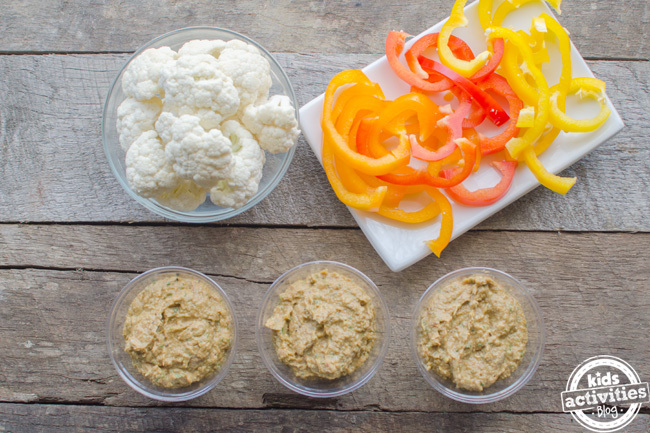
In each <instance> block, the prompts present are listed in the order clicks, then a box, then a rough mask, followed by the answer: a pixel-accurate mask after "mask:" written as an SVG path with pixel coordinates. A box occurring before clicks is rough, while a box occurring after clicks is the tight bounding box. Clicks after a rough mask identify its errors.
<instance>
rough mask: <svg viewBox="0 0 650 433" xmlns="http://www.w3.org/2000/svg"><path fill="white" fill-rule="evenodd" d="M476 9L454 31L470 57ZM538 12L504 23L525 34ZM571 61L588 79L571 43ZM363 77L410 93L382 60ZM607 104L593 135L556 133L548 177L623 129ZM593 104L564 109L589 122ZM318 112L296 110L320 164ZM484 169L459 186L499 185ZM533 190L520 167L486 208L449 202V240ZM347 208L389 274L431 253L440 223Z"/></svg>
mask: <svg viewBox="0 0 650 433" xmlns="http://www.w3.org/2000/svg"><path fill="white" fill-rule="evenodd" d="M477 5H478V1H476V2H474V3H472V4H470V5H469V6H467V7H466V8H465V15H466V17H467V20H468V22H469V25H468V27H465V28H462V29H457V30H455V31H454V34H455V35H456V36H458V37H460V38H462V39H463V40H465V42H467V43H468V44H469V45H470V47H471V48H472V50H473V51H474V53H479V52H481V51H483V50H485V35H484V34H483V30H482V28H481V26H480V24H479V21H478V12H477V9H478V8H477ZM542 12H546V13H548V14H550V15H552V12H551V11H550V9H549V8H548V6H547V5H546V3H542V2H539V3H531V4H529V5H527V6H522V7H521V8H520V9H519V10H517V11H515V12H513V13H512V14H510V15H509V16H508V18H507V19H506V21H505V22H504V23H503V24H504V25H505V26H509V27H512V28H513V29H515V30H519V29H521V28H524V27H525V28H524V29H525V30H526V31H528V27H529V26H530V23H531V21H532V18H533V17H535V16H538V15H539V14H540V13H542ZM443 23H444V21H441V22H439V23H438V24H436V25H435V26H433V27H431V28H429V29H427V30H426V31H424V32H422V33H421V34H420V35H418V36H416V37H415V38H413V39H412V40H410V41H409V42H407V44H406V46H405V48H404V51H406V50H408V49H409V48H410V46H411V45H412V44H413V42H415V40H417V39H418V38H419V37H421V36H423V35H426V34H429V33H433V32H438V31H440V28H441V27H442V25H443ZM518 23H522V24H523V25H524V26H523V27H522V26H518V25H517V24H518ZM406 30H408V29H406ZM549 45H550V46H549V55H550V57H551V62H550V63H549V64H545V65H544V67H543V69H542V71H543V72H544V75H545V76H546V77H547V79H548V80H549V84H550V85H552V84H555V82H557V77H559V70H560V64H561V62H560V60H559V59H560V57H559V51H558V50H557V49H556V47H555V44H549ZM571 60H572V75H573V76H574V77H580V76H590V77H593V74H592V72H591V70H590V69H589V67H588V66H587V64H586V63H585V61H584V60H583V58H582V56H580V53H579V52H578V50H577V49H576V48H575V46H574V45H573V44H571ZM363 72H364V73H365V74H366V75H367V76H368V78H370V79H371V80H372V81H375V82H377V83H379V84H380V85H381V88H382V90H383V91H384V94H385V96H386V98H388V99H394V98H396V97H397V96H400V95H402V94H405V93H408V92H409V86H408V85H407V84H406V83H404V82H402V81H401V80H400V79H399V78H398V77H397V76H396V75H395V74H394V73H393V71H392V70H391V68H390V66H389V64H388V61H387V60H386V57H385V56H384V57H382V58H380V59H379V60H377V61H375V62H373V63H371V64H370V65H368V66H366V67H365V68H363ZM606 100H607V104H608V105H609V108H610V109H611V110H612V114H611V115H610V116H609V119H608V120H607V122H605V124H603V125H602V126H601V127H600V128H599V129H598V130H597V131H594V132H591V133H586V134H584V133H560V135H559V136H558V138H557V139H556V140H555V142H554V143H553V144H552V145H551V146H550V147H549V148H548V149H547V150H546V151H545V152H544V153H543V154H542V155H541V156H540V160H541V162H542V163H543V164H544V166H545V167H546V168H547V169H548V170H549V171H550V172H553V173H559V172H560V171H562V170H564V169H565V168H567V167H569V166H570V165H571V164H573V163H575V162H576V161H578V160H579V159H581V158H582V157H584V156H585V155H587V154H588V153H589V152H591V151H592V150H594V149H595V148H596V147H597V146H599V145H600V144H602V143H604V142H605V141H607V140H609V139H610V138H611V137H612V136H614V135H615V134H616V133H617V132H618V131H620V130H621V129H622V128H623V126H624V125H623V121H622V120H621V117H620V116H619V115H618V113H617V112H616V109H615V108H614V106H613V105H612V103H611V101H610V100H609V98H606ZM594 105H595V104H591V105H590V104H585V107H582V106H580V105H577V106H574V107H571V106H568V108H569V109H570V110H571V111H570V112H571V113H576V112H577V113H578V116H580V115H581V114H582V113H580V111H584V116H585V117H590V116H592V115H594V114H595V112H596V111H594ZM322 112H323V95H320V96H318V97H317V98H315V99H313V100H312V101H310V102H308V103H307V104H305V105H304V106H303V107H302V108H301V109H300V125H301V127H302V132H303V134H304V135H305V137H306V139H307V142H308V143H309V145H310V147H311V148H312V150H313V151H314V154H316V156H317V157H318V160H319V161H321V164H322V160H321V148H322V140H323V131H322V129H321V115H322ZM485 166H487V164H482V166H481V169H480V170H479V171H478V172H477V173H474V174H472V175H471V176H470V178H468V179H467V180H466V181H465V182H464V185H465V186H467V188H468V189H470V190H473V189H475V188H479V187H489V186H492V185H494V184H495V183H496V182H498V179H499V175H498V174H497V173H496V172H495V171H494V170H493V169H491V168H489V167H485ZM484 167H485V168H484ZM578 182H580V179H578ZM537 186H539V182H538V181H537V179H535V176H533V174H532V173H531V172H530V171H529V170H528V168H527V167H526V166H525V165H523V164H520V166H519V167H518V168H517V171H516V173H515V178H514V180H513V183H512V186H511V188H510V190H509V191H508V193H507V194H506V195H505V196H504V197H503V198H502V199H501V200H499V201H498V202H497V203H494V204H493V205H491V206H486V207H468V206H463V205H460V204H457V203H455V202H453V201H452V208H453V216H454V230H453V234H452V240H453V239H455V238H457V237H458V236H460V235H461V234H463V233H465V232H466V231H467V230H469V229H471V228H472V227H474V226H475V225H477V224H478V223H480V222H481V221H483V220H484V219H486V218H488V217H489V216H491V215H493V214H494V213H496V212H498V211H499V210H501V209H503V208H504V207H506V206H507V205H509V204H510V203H512V202H513V201H515V200H517V199H518V198H519V197H521V196H523V195H524V194H526V193H528V192H529V191H531V190H533V189H534V188H536V187H537ZM569 194H570V193H569ZM348 209H349V210H350V212H351V213H352V216H353V217H354V219H355V220H356V221H357V223H358V224H359V227H360V228H361V230H362V231H363V233H364V234H365V235H366V237H367V238H368V240H369V241H370V243H371V244H372V246H373V247H374V248H375V250H376V251H377V253H378V254H379V255H380V256H381V258H382V259H383V260H384V262H385V263H386V265H387V266H388V267H389V268H390V269H391V270H392V271H394V272H398V271H401V270H403V269H405V268H407V267H408V266H411V265H412V264H414V263H416V262H418V261H419V260H421V259H423V258H424V257H426V256H428V255H429V254H431V250H429V248H428V247H427V246H426V244H425V243H424V241H426V240H430V239H435V238H437V237H438V232H439V230H440V218H437V219H435V220H433V222H431V223H422V224H417V225H410V224H406V223H400V222H396V221H392V220H389V219H386V218H384V217H381V216H379V215H377V214H373V213H369V212H362V211H358V210H356V209H352V208H348ZM442 254H443V255H444V254H445V252H444V251H443V253H442Z"/></svg>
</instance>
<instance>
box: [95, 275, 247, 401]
mask: <svg viewBox="0 0 650 433" xmlns="http://www.w3.org/2000/svg"><path fill="white" fill-rule="evenodd" d="M177 273H178V274H182V275H185V276H188V277H194V278H198V279H200V280H202V281H204V282H205V283H207V284H208V285H209V286H210V287H212V288H213V289H214V290H215V291H216V292H218V293H219V295H220V296H221V297H222V298H223V300H224V301H225V303H226V305H227V308H228V310H229V312H230V316H231V317H232V323H233V337H232V342H231V345H230V349H229V351H228V354H227V355H226V358H225V361H224V363H223V365H222V366H221V368H220V369H218V370H217V371H215V372H214V374H212V375H211V376H208V377H206V378H204V379H203V380H201V381H198V382H195V383H193V384H191V385H189V386H187V387H184V388H163V387H159V386H156V385H154V384H153V383H151V382H150V381H149V380H148V379H147V378H145V377H144V376H143V375H142V374H140V372H139V371H138V370H137V369H136V368H135V367H134V366H133V362H132V361H131V355H129V354H128V353H127V352H126V351H125V350H124V345H125V342H124V337H123V336H122V328H123V326H124V321H125V318H126V314H127V312H128V310H129V306H130V305H131V302H132V301H133V300H134V299H135V297H136V296H137V295H138V294H139V293H140V292H141V291H142V290H144V288H145V287H146V286H147V285H148V284H149V283H150V282H152V281H153V280H154V279H155V278H158V277H160V276H162V275H165V274H177ZM107 340H108V341H107V343H108V353H109V355H110V357H111V361H112V362H113V365H114V366H115V369H116V370H117V372H118V374H119V375H120V377H121V378H122V379H124V381H125V382H126V383H127V385H129V386H130V387H131V388H133V389H134V390H136V391H137V392H139V393H140V394H143V395H145V396H147V397H150V398H153V399H155V400H161V401H184V400H190V399H192V398H196V397H198V396H200V395H203V394H205V393H206V392H208V391H210V390H211V389H212V388H214V387H215V386H217V384H218V383H219V382H220V381H221V379H223V378H224V377H225V376H226V374H227V373H228V369H229V368H230V365H231V364H232V362H233V359H234V358H235V350H236V347H237V320H236V317H235V312H234V309H233V306H232V303H231V302H230V299H228V296H227V295H226V292H224V291H223V289H222V288H221V287H220V286H219V285H218V284H217V283H215V282H214V281H213V280H211V279H210V278H209V277H207V276H205V275H203V274H202V273H200V272H197V271H194V270H192V269H188V268H183V267H177V266H166V267H162V268H156V269H151V270H149V271H147V272H145V273H143V274H141V275H138V276H137V277H135V278H134V279H133V280H131V281H130V282H129V283H128V284H127V285H126V286H125V287H124V288H123V289H122V291H121V292H120V293H119V294H118V295H117V298H116V299H115V301H114V302H113V306H112V307H111V313H110V316H109V318H108V330H107Z"/></svg>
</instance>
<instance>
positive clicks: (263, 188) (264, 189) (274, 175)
mask: <svg viewBox="0 0 650 433" xmlns="http://www.w3.org/2000/svg"><path fill="white" fill-rule="evenodd" d="M193 39H222V40H225V41H228V40H231V39H239V40H242V41H244V42H246V43H249V44H251V45H254V46H255V47H257V48H258V49H259V50H260V53H261V54H262V56H264V58H266V59H267V60H268V61H269V64H270V66H271V79H272V85H271V90H270V92H269V95H270V96H272V95H286V96H288V97H289V99H290V100H291V103H292V104H293V107H294V108H295V111H296V120H299V118H298V101H297V100H296V95H295V93H294V91H293V87H291V83H290V82H289V77H287V74H286V73H285V72H284V70H283V69H282V67H281V66H280V64H279V63H278V62H277V60H275V58H274V57H273V56H272V55H271V54H270V53H269V52H268V51H267V50H266V49H265V48H264V47H262V46H261V45H260V44H258V43H257V42H255V41H253V40H252V39H250V38H247V37H246V36H244V35H240V34H239V33H236V32H233V31H231V30H226V29H221V28H217V27H188V28H184V29H179V30H174V31H172V32H169V33H166V34H164V35H162V36H159V37H157V38H156V39H154V40H152V41H150V42H148V43H146V44H145V45H144V46H142V47H141V48H140V49H139V50H138V51H136V52H135V53H134V54H133V55H132V56H131V58H130V59H129V60H128V61H127V62H126V64H125V65H124V66H123V67H122V69H121V70H120V72H119V73H118V74H117V77H115V80H114V81H113V84H112V85H111V88H110V90H109V91H108V95H107V97H106V103H105V104H104V113H103V117H102V141H103V143H104V152H105V153H106V157H107V158H108V163H109V165H110V167H111V171H112V172H113V174H114V175H115V177H116V178H117V180H118V182H119V183H120V185H122V187H123V188H124V189H125V190H126V192H127V193H128V194H129V195H130V196H131V197H133V198H134V199H135V200H136V201H137V202H138V203H140V204H141V205H143V206H144V207H146V208H147V209H149V210H150V211H152V212H154V213H156V214H158V215H161V216H163V217H165V218H169V219H172V220H176V221H181V222H189V223H205V222H214V221H221V220H224V219H227V218H232V217H234V216H235V215H239V214H240V213H242V212H245V211H246V210H248V209H250V208H252V207H253V206H255V205H256V204H257V203H259V202H260V201H262V200H263V199H264V198H265V197H266V196H267V195H269V193H270V192H271V191H273V189H274V188H275V187H276V186H277V185H278V183H279V182H280V180H281V179H282V177H283V176H284V174H285V173H286V171H287V169H288V168H289V164H291V160H292V159H293V156H294V154H295V152H296V146H297V145H296V144H294V145H293V146H292V147H291V149H289V150H288V151H287V152H284V153H277V154H273V153H269V152H265V153H266V163H265V164H264V171H263V174H262V179H261V181H260V185H259V189H258V191H257V193H256V194H255V195H254V196H253V197H251V199H250V200H249V201H248V203H246V204H245V205H244V206H242V207H241V208H239V209H232V208H223V207H219V206H217V205H215V204H213V203H212V202H211V201H210V199H209V198H207V199H206V201H205V202H204V203H203V204H202V205H201V206H199V207H198V208H197V209H195V210H193V211H189V212H185V211H178V210H175V209H171V208H169V207H166V206H163V205H161V204H160V203H158V202H157V201H156V200H154V199H150V198H144V197H140V196H139V195H138V194H136V193H135V192H134V191H133V190H132V189H131V187H130V186H129V184H128V182H127V180H126V163H125V157H126V152H125V151H124V150H123V149H122V147H121V146H120V144H119V139H118V136H119V134H118V131H117V126H116V121H117V107H118V106H119V105H120V104H121V103H122V101H123V100H124V99H125V96H124V92H123V90H122V76H123V75H124V71H125V70H126V67H127V66H128V65H129V63H131V61H133V59H134V58H135V57H137V56H138V55H139V54H140V53H142V52H143V51H144V50H146V49H148V48H159V47H163V46H168V47H170V48H171V49H172V50H174V51H177V50H178V49H179V48H180V47H181V46H182V45H183V44H184V43H185V42H187V41H190V40H193Z"/></svg>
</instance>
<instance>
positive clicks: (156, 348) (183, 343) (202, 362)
mask: <svg viewBox="0 0 650 433" xmlns="http://www.w3.org/2000/svg"><path fill="white" fill-rule="evenodd" d="M233 333H234V331H233V318H232V315H231V313H230V310H229V308H228V305H227V304H226V302H225V300H224V299H223V298H222V297H221V295H220V294H219V293H218V292H217V291H216V290H215V289H213V288H212V287H211V286H210V285H208V283H207V282H205V281H203V280H201V279H199V278H198V277H194V276H192V275H187V274H183V273H166V274H163V275H160V276H159V277H157V278H155V279H154V280H153V281H151V282H150V283H149V284H148V285H147V287H145V288H144V290H142V292H140V293H139V294H138V295H137V296H136V297H135V299H134V300H133V301H132V302H131V304H130V306H129V309H128V312H127V314H126V319H125V321H124V327H123V329H122V334H123V336H124V341H125V347H124V350H125V351H126V352H127V353H128V354H129V355H130V356H131V359H132V361H133V366H134V367H135V368H136V369H137V370H138V371H139V372H140V373H141V374H142V375H143V376H144V377H146V378H147V379H148V380H149V381H151V383H153V384H154V385H157V386H159V387H162V388H181V387H186V386H189V385H191V384H193V383H195V382H199V381H201V380H203V379H205V378H207V377H209V376H212V375H213V374H214V373H215V372H216V371H218V370H219V369H220V368H221V366H222V365H223V363H224V362H225V361H226V358H227V355H228V353H229V350H230V349H231V346H232V341H233Z"/></svg>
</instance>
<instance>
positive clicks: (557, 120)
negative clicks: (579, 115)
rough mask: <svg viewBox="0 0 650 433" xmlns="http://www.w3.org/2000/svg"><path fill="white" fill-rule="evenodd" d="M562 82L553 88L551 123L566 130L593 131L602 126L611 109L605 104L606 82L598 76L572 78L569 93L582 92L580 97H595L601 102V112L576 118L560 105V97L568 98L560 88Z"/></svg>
mask: <svg viewBox="0 0 650 433" xmlns="http://www.w3.org/2000/svg"><path fill="white" fill-rule="evenodd" d="M559 86H560V84H558V85H556V86H553V87H552V88H551V93H552V96H551V123H552V124H553V126H555V127H557V128H560V129H561V130H563V131H566V132H591V131H594V130H596V129H598V128H599V127H600V125H602V124H603V123H605V121H606V120H607V118H608V117H609V115H610V113H611V110H610V109H609V107H607V105H606V104H605V99H604V96H603V95H604V94H605V82H604V81H601V80H599V79H597V78H591V77H579V78H573V79H572V80H571V87H570V88H569V94H571V93H576V92H580V93H579V96H580V97H589V96H591V97H593V98H595V99H596V100H597V101H598V102H599V103H600V112H599V113H598V114H597V115H596V116H594V117H592V118H590V119H574V118H572V117H570V116H568V115H566V114H565V113H564V109H563V108H562V107H559V106H558V99H559V98H566V95H563V94H562V91H561V90H560V89H559Z"/></svg>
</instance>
